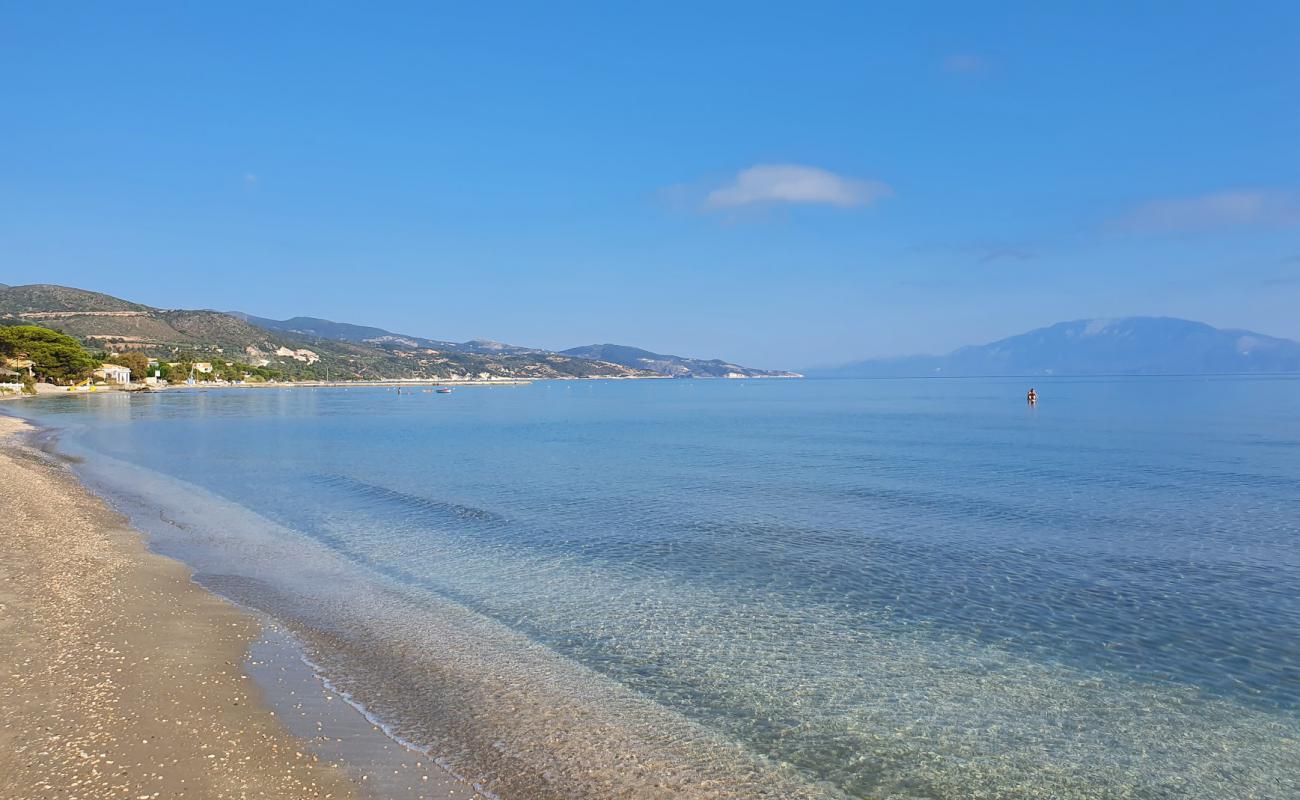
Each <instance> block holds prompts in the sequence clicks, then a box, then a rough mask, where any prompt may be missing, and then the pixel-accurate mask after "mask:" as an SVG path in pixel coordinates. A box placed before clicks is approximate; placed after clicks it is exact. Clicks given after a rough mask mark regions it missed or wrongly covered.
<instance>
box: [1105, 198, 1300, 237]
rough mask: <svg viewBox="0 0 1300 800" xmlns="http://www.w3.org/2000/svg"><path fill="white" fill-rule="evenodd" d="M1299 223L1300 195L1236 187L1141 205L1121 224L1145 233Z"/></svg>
mask: <svg viewBox="0 0 1300 800" xmlns="http://www.w3.org/2000/svg"><path fill="white" fill-rule="evenodd" d="M1293 225H1300V196H1297V195H1296V194H1295V193H1293V192H1281V191H1273V190H1267V189H1237V190H1233V191H1225V192H1214V193H1212V194H1202V195H1194V196H1191V197H1173V198H1167V199H1163V200H1155V201H1152V202H1150V203H1147V204H1145V205H1143V206H1139V207H1138V208H1137V209H1135V210H1134V211H1133V212H1132V213H1131V214H1129V215H1128V216H1127V217H1125V218H1124V219H1123V220H1121V225H1120V227H1122V228H1125V229H1128V230H1133V231H1139V232H1144V233H1172V232H1180V231H1190V232H1200V231H1211V230H1222V229H1228V228H1244V227H1289V226H1293Z"/></svg>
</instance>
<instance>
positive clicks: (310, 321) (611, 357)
mask: <svg viewBox="0 0 1300 800" xmlns="http://www.w3.org/2000/svg"><path fill="white" fill-rule="evenodd" d="M229 313H230V314H231V315H232V316H236V317H239V318H240V319H243V320H246V321H248V322H251V323H253V324H254V325H257V326H258V327H261V328H266V329H267V330H272V331H282V332H284V333H290V334H295V335H298V336H313V337H319V338H323V339H337V340H339V341H344V342H355V343H358V344H369V345H375V346H379V347H387V348H394V349H404V350H418V349H422V348H431V349H435V350H441V351H444V352H454V353H474V354H478V355H515V356H521V355H533V356H540V355H547V354H550V355H554V356H558V357H561V358H579V359H584V360H589V361H598V362H602V363H607V364H619V365H621V366H624V367H628V368H630V369H639V370H649V371H650V372H655V373H658V374H660V375H670V376H672V377H675V378H797V377H799V375H798V374H796V373H793V372H779V371H773V370H762V369H752V368H750V367H742V366H739V365H737V364H732V363H729V362H726V361H719V360H717V359H713V360H709V361H705V360H703V359H698V358H683V357H682V356H667V355H662V354H660V353H652V352H650V351H649V350H641V349H639V348H636V347H627V346H624V345H617V344H593V345H587V346H586V347H575V348H573V349H571V350H562V351H560V352H559V353H552V352H551V351H549V350H541V349H537V348H532V347H520V346H518V345H513V344H503V343H501V342H493V341H489V340H487V339H472V340H470V341H468V342H444V341H439V340H437V339H424V338H422V337H419V336H411V335H408V334H405V333H393V332H392V331H387V330H384V329H383V328H372V327H369V326H366V325H351V324H349V323H346V322H333V321H331V320H327V319H319V318H317V317H294V318H292V319H285V320H276V319H267V318H265V317H255V316H253V315H251V314H245V313H242V312H239V311H231V312H229Z"/></svg>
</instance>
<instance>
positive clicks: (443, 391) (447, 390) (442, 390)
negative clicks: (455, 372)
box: [436, 386, 451, 394]
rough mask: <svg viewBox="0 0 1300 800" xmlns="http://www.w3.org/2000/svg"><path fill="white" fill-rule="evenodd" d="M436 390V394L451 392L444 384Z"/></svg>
mask: <svg viewBox="0 0 1300 800" xmlns="http://www.w3.org/2000/svg"><path fill="white" fill-rule="evenodd" d="M436 391H437V392H438V394H451V389H450V388H449V387H446V386H444V387H442V388H441V389H438V390H436Z"/></svg>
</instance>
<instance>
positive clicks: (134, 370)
mask: <svg viewBox="0 0 1300 800" xmlns="http://www.w3.org/2000/svg"><path fill="white" fill-rule="evenodd" d="M108 360H109V361H112V362H113V363H114V364H121V365H122V366H124V367H126V368H127V369H129V370H131V377H132V378H133V379H135V380H137V381H143V380H144V379H145V377H146V376H147V375H148V374H149V359H148V358H146V357H145V355H144V353H138V352H136V351H134V350H128V351H126V352H125V353H114V354H113V355H111V356H109V358H108Z"/></svg>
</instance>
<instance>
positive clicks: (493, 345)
mask: <svg viewBox="0 0 1300 800" xmlns="http://www.w3.org/2000/svg"><path fill="white" fill-rule="evenodd" d="M226 313H227V314H229V315H231V316H232V317H239V318H240V319H242V320H245V321H246V322H250V323H252V324H253V325H256V326H258V327H259V328H265V329H266V330H270V331H281V332H283V333H289V334H297V335H300V336H311V337H314V338H319V339H333V340H336V341H343V342H354V343H356V344H374V345H380V346H391V347H400V348H406V349H411V350H419V349H429V350H440V351H444V352H452V353H477V354H480V355H494V354H503V353H510V354H519V353H544V352H547V351H545V350H539V349H537V348H533V347H518V346H516V345H511V344H503V343H501V342H493V341H489V340H487V339H471V340H470V341H468V342H447V341H442V340H440V339H426V338H424V337H422V336H411V335H408V334H404V333H393V332H392V331H388V330H384V329H383V328H376V327H372V326H370V325H354V324H352V323H350V322H335V321H333V320H328V319H321V318H320V317H291V318H290V319H268V318H267V317H256V316H253V315H252V314H245V313H244V312H242V311H227V312H226Z"/></svg>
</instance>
